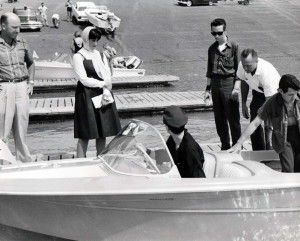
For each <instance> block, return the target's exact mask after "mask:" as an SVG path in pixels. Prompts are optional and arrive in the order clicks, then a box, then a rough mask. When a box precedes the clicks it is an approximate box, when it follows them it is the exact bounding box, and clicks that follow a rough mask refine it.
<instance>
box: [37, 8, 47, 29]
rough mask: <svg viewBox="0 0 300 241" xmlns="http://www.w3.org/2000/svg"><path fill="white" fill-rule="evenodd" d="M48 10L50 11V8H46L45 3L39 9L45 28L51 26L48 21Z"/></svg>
mask: <svg viewBox="0 0 300 241" xmlns="http://www.w3.org/2000/svg"><path fill="white" fill-rule="evenodd" d="M47 10H48V8H47V7H46V6H45V4H44V3H41V6H39V7H38V11H39V13H40V15H41V18H42V23H43V26H47V27H48V26H49V25H48V20H47Z"/></svg>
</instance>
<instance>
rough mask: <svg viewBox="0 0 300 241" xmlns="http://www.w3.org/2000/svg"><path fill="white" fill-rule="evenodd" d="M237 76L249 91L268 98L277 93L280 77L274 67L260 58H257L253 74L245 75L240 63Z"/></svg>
mask: <svg viewBox="0 0 300 241" xmlns="http://www.w3.org/2000/svg"><path fill="white" fill-rule="evenodd" d="M237 76H238V77H239V78H240V79H242V80H244V81H245V82H246V83H247V84H248V85H249V87H250V88H251V89H254V90H256V91H257V92H259V93H264V95H265V97H270V96H272V95H274V94H276V93H277V90H278V88H279V80H280V75H279V73H278V71H277V70H276V69H275V67H274V66H273V65H272V64H271V63H269V62H268V61H265V60H263V59H261V58H258V62H257V68H256V71H255V74H254V75H252V74H251V73H246V71H245V70H244V68H243V65H242V63H240V64H239V67H238V71H237Z"/></svg>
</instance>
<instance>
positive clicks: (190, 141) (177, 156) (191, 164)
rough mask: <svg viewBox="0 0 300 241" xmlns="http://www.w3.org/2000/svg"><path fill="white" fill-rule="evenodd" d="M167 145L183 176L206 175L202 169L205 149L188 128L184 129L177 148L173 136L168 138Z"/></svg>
mask: <svg viewBox="0 0 300 241" xmlns="http://www.w3.org/2000/svg"><path fill="white" fill-rule="evenodd" d="M167 146H168V148H169V151H170V153H171V155H172V157H173V160H174V162H175V164H176V166H177V168H178V171H179V173H180V176H181V177H205V174H204V171H203V169H202V167H203V163H204V155H203V151H202V149H201V147H200V146H199V144H198V143H197V142H196V141H195V140H194V138H193V137H192V136H191V135H190V133H188V131H187V130H184V136H183V139H182V142H181V143H180V146H179V148H178V149H177V150H176V144H175V142H174V140H173V138H172V136H170V137H169V139H168V140H167Z"/></svg>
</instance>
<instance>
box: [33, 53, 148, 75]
mask: <svg viewBox="0 0 300 241" xmlns="http://www.w3.org/2000/svg"><path fill="white" fill-rule="evenodd" d="M133 57H134V60H135V61H134V64H135V65H136V64H137V63H140V64H141V63H142V61H141V60H140V59H139V58H138V57H136V56H128V57H117V58H119V59H121V58H123V59H126V60H127V61H129V60H132V59H133ZM140 64H139V65H138V66H140ZM145 72H146V70H145V69H139V68H131V69H129V68H119V67H117V66H116V67H114V68H113V77H122V76H124V77H125V76H144V75H145ZM72 78H77V75H76V73H75V71H74V68H73V61H72V58H71V56H70V55H69V54H56V55H55V56H54V57H53V58H52V59H50V60H35V79H38V80H43V79H72Z"/></svg>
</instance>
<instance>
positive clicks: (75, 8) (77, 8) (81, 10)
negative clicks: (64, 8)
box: [72, 2, 96, 22]
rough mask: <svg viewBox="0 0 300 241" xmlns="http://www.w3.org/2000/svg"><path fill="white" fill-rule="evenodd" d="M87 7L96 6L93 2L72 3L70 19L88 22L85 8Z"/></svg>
mask: <svg viewBox="0 0 300 241" xmlns="http://www.w3.org/2000/svg"><path fill="white" fill-rule="evenodd" d="M89 8H93V9H95V8H96V5H95V3H93V2H76V3H75V4H73V5H72V20H73V22H88V21H89V20H88V18H87V16H86V13H85V10H86V9H89Z"/></svg>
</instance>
